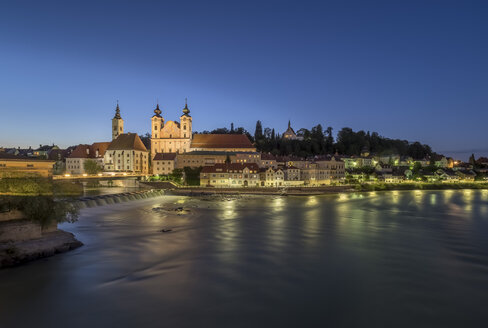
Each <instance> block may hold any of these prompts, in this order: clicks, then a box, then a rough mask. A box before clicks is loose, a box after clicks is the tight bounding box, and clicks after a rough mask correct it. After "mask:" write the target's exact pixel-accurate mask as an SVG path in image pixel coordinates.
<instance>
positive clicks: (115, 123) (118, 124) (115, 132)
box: [112, 101, 124, 140]
mask: <svg viewBox="0 0 488 328" xmlns="http://www.w3.org/2000/svg"><path fill="white" fill-rule="evenodd" d="M122 133H124V120H123V119H122V117H121V116H120V108H119V102H118V101H117V107H116V108H115V116H114V118H113V119H112V140H115V139H117V137H118V136H119V135H121V134H122Z"/></svg>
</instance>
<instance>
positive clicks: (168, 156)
mask: <svg viewBox="0 0 488 328" xmlns="http://www.w3.org/2000/svg"><path fill="white" fill-rule="evenodd" d="M175 158H176V153H157V154H156V156H154V158H153V161H173V160H174V159H175Z"/></svg>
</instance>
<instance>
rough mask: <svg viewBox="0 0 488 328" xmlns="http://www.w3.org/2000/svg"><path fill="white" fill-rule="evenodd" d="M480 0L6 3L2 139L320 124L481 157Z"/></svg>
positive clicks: (487, 82)
mask: <svg viewBox="0 0 488 328" xmlns="http://www.w3.org/2000/svg"><path fill="white" fill-rule="evenodd" d="M487 59H488V2H487V1H425V0H423V1H411V0H410V1H320V2H313V1H292V2H286V1H255V2H254V1H218V2H217V1H215V2H214V1H137V2H136V1H133V2H132V3H130V4H129V3H128V2H125V1H113V2H112V1H93V2H91V1H76V2H74V1H59V2H52V1H32V2H29V1H3V2H2V3H1V4H0V115H1V116H0V117H1V119H0V146H5V147H7V146H8V147H10V146H21V147H25V146H29V145H31V146H33V147H37V146H38V145H39V144H52V143H55V144H58V145H60V146H62V147H66V146H69V145H76V144H79V143H92V142H97V141H109V140H110V138H111V119H112V117H113V115H114V109H115V104H116V100H117V99H118V100H119V102H120V107H121V113H122V117H123V119H124V120H125V131H126V132H137V133H140V134H144V133H146V132H150V117H151V116H152V115H153V109H154V107H155V106H156V101H157V99H159V103H160V106H161V109H162V111H163V116H164V117H165V119H167V120H168V119H169V120H178V119H179V116H180V115H181V109H182V108H183V106H184V102H185V97H188V105H189V107H190V110H191V115H192V116H193V122H194V130H196V131H203V130H212V129H214V128H218V127H224V126H225V127H229V126H230V123H231V122H234V125H235V126H244V127H245V128H246V129H248V130H249V131H250V132H251V133H254V127H255V123H256V120H258V119H259V120H261V121H262V122H263V126H265V127H267V126H269V127H274V128H275V129H276V130H277V132H279V133H282V132H283V131H284V130H285V129H286V127H287V122H288V120H291V122H292V126H293V127H294V128H295V129H296V130H297V129H298V128H300V127H306V128H311V127H312V126H314V125H316V124H318V123H320V124H322V126H323V127H324V128H326V127H327V126H332V127H333V128H334V131H335V132H337V131H339V130H340V129H341V128H342V127H345V126H347V127H351V128H352V129H354V130H361V129H362V130H365V131H368V130H369V131H377V132H379V133H380V134H381V135H383V136H386V137H391V138H401V139H407V140H411V141H420V142H422V143H427V144H430V145H431V146H432V147H433V150H434V151H437V152H441V153H446V154H449V155H454V156H460V157H462V158H463V159H466V158H465V157H466V156H465V154H463V155H461V154H456V153H454V152H455V151H466V152H468V153H471V152H475V153H476V154H477V155H488V142H487V139H488V138H487V135H488V131H487V126H488V64H487Z"/></svg>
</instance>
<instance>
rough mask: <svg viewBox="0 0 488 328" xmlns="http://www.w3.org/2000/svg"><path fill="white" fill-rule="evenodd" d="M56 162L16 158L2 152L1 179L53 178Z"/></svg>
mask: <svg viewBox="0 0 488 328" xmlns="http://www.w3.org/2000/svg"><path fill="white" fill-rule="evenodd" d="M54 163H55V161H50V160H41V159H36V158H30V157H21V156H15V155H12V154H7V153H5V152H0V177H1V178H18V177H25V176H34V177H35V176H39V177H51V176H52V173H53V166H54Z"/></svg>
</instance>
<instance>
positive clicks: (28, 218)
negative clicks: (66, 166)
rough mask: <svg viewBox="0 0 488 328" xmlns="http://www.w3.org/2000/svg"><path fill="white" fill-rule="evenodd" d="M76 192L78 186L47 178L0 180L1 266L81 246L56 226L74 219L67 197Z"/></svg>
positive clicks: (74, 208) (74, 213) (75, 213)
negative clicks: (55, 181)
mask: <svg viewBox="0 0 488 328" xmlns="http://www.w3.org/2000/svg"><path fill="white" fill-rule="evenodd" d="M81 190H82V189H81ZM79 192H80V186H77V185H75V184H72V183H54V182H53V180H52V179H49V178H39V177H36V178H2V179H0V268H2V267H10V266H15V265H18V264H22V263H25V262H28V261H32V260H35V259H39V258H43V257H47V256H52V255H54V254H57V253H62V252H66V251H69V250H72V249H75V248H77V247H80V246H82V245H83V244H82V243H81V242H80V241H78V240H77V239H76V238H75V237H74V235H73V234H71V233H69V232H66V231H63V230H59V229H58V223H62V222H75V221H76V220H77V218H78V213H79V210H78V208H77V207H76V206H75V205H74V204H73V203H72V202H71V201H70V200H71V199H72V197H75V196H78V195H79Z"/></svg>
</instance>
